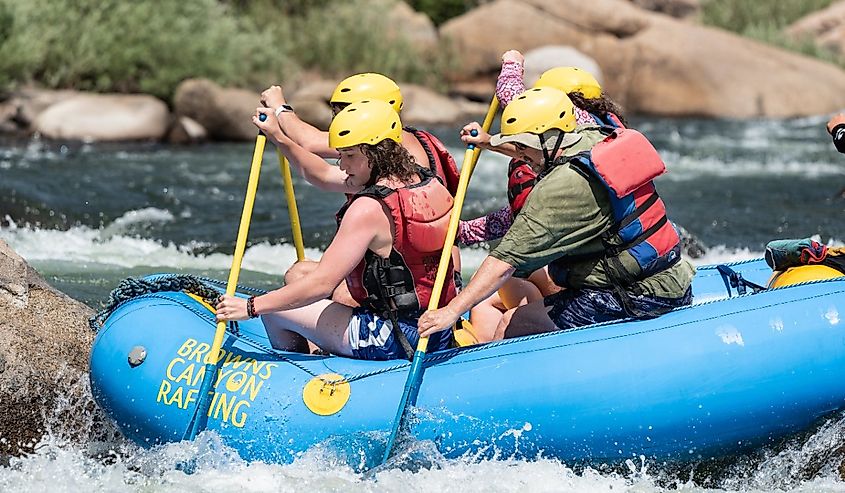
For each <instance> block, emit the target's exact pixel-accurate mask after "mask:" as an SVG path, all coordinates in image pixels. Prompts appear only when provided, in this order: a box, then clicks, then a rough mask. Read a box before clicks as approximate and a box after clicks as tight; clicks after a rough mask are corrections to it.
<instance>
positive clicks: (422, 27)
mask: <svg viewBox="0 0 845 493" xmlns="http://www.w3.org/2000/svg"><path fill="white" fill-rule="evenodd" d="M387 18H388V33H387V35H388V37H389V38H396V37H401V38H404V39H405V40H406V41H408V42H410V43H411V44H412V45H414V46H416V47H417V48H419V49H420V50H431V49H435V48H436V46H437V41H438V38H437V28H436V27H434V23H433V22H431V19H429V17H428V16H427V15H425V14H424V13H422V12H417V11H415V10H414V9H413V8H411V7H410V6H409V5H408V4H407V3H405V2H402V1H399V2H396V3H395V4H394V5H393V7H391V9H390V11H389V12H388V13H387ZM400 27H401V28H400Z"/></svg>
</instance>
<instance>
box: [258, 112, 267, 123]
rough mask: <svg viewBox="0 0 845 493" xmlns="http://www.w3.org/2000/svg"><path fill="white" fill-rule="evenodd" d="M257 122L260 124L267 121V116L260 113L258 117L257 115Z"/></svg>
mask: <svg viewBox="0 0 845 493" xmlns="http://www.w3.org/2000/svg"><path fill="white" fill-rule="evenodd" d="M258 121H260V122H265V121H267V115H265V114H264V113H261V114H260V115H258Z"/></svg>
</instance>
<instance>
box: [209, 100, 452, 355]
mask: <svg viewBox="0 0 845 493" xmlns="http://www.w3.org/2000/svg"><path fill="white" fill-rule="evenodd" d="M261 114H265V115H268V118H267V121H265V122H261V121H260V120H259V116H260V115H261ZM272 117H273V110H272V109H268V108H259V109H258V110H257V112H256V115H255V117H254V118H253V122H254V123H255V125H256V126H257V127H259V128H260V129H261V131H263V132H264V133H265V135H267V136H268V137H269V138H272V139H273V140H274V141H275V142H277V143H278V145H279V149H281V151H282V152H283V153H284V154H285V156H287V157H288V158H289V159H290V160H291V161H292V162H294V163H297V164H300V165H301V164H302V163H303V162H306V161H308V160H314V159H321V158H320V157H319V156H316V155H314V154H312V153H310V152H309V151H307V150H305V149H304V148H302V147H301V146H299V145H298V144H296V143H295V142H294V141H293V140H292V139H290V137H288V136H287V135H286V134H285V132H283V131H282V129H281V128H280V127H279V125H278V124H277V123H276V122H275V119H273V118H272ZM271 136H272V137H271ZM402 137H403V135H402V124H401V122H400V120H399V116H398V115H397V114H396V112H395V111H394V110H393V108H391V106H390V105H389V104H387V103H385V102H383V101H379V100H364V101H359V102H357V103H353V104H350V105H349V106H347V107H346V108H345V109H344V110H342V111H340V112H339V113H338V114H337V116H336V117H335V118H334V120H333V121H332V124H331V126H330V128H329V143H330V145H331V146H332V147H334V148H335V149H337V151H338V153H339V154H340V170H341V171H342V172H343V174H344V175H345V182H346V183H347V184H348V186H349V187H350V188H355V189H356V190H358V192H357V193H354V194H350V196H349V198H348V201H347V203H346V204H345V205H344V206H343V207H342V208H341V210H340V211H339V212H338V215H337V218H338V230H337V234H336V235H335V237H334V239H333V241H332V243H331V244H330V245H329V246H328V248H327V249H326V251H325V253H324V254H323V257H322V258H321V259H320V261H319V262H317V263H316V264H315V266H314V268H313V269H312V270H311V271H310V272H308V273H306V274H305V275H303V276H302V277H301V278H300V279H297V280H294V281H292V282H291V283H290V284H286V285H285V286H283V287H281V288H279V289H276V290H274V291H271V292H269V293H267V294H264V295H261V296H257V297H252V298H249V299H243V298H238V297H233V296H222V297H221V301H220V302H219V303H218V305H217V317H218V320H244V319H246V318H250V317H257V316H261V318H262V322H264V325H265V327H266V329H267V333H268V335H269V337H270V340H271V341H272V343H273V346H274V347H276V348H280V349H285V350H296V351H303V352H304V351H307V349H308V346H307V341H311V342H313V343H314V344H316V345H317V346H319V347H320V348H322V349H323V350H325V351H328V352H331V353H333V354H337V355H341V356H349V357H354V358H360V359H372V360H387V359H396V358H406V357H409V356H410V355H411V354H412V353H413V347H414V346H415V345H416V343H417V341H418V339H419V337H418V333H417V329H416V321H417V318H418V317H419V315H420V314H421V313H422V309H424V308H425V307H426V306H427V305H428V302H429V298H430V297H431V292H432V287H433V285H434V278H435V274H436V270H437V264H438V261H439V258H440V254H441V251H442V249H443V243H444V241H445V238H446V230H447V228H448V223H449V215H450V213H451V210H452V204H453V199H452V196H451V195H450V194H449V191H448V190H447V189H446V188H445V187H444V186H443V185H442V184H441V183H440V181H439V180H437V179H436V178H434V175H433V173H431V172H430V171H429V170H428V169H426V168H422V167H420V166H418V165H417V164H416V163H415V162H414V160H413V158H412V157H411V156H410V154H409V153H408V152H407V151H406V150H405V149H404V148H403V147H402V145H401V141H402ZM432 266H433V268H432ZM450 274H451V272H450ZM447 279H449V280H450V282H448V284H447V285H446V286H445V288H444V289H443V294H442V296H441V300H440V302H441V303H447V302H448V301H449V300H451V299H452V298H453V297H454V296H455V284H454V282H452V281H451V277H449V278H447ZM344 280H346V283H347V285H348V286H349V289H350V294H351V296H352V297H353V298H354V300H355V301H356V302H357V304H358V305H359V306H356V307H351V306H348V305H346V304H342V303H337V302H335V301H331V300H329V299H326V298H327V297H328V296H329V295H330V294H332V291H333V290H334V289H335V287H336V286H337V285H338V284H340V283H341V282H343V281H344ZM450 341H451V333H449V331H446V332H445V333H444V335H443V336H439V337H438V338H437V339H436V340H434V339H432V340H431V341H430V342H429V344H430V345H432V344H433V346H431V347H432V348H433V349H434V350H437V349H442V348H445V347H447V346H448V345H449V343H450Z"/></svg>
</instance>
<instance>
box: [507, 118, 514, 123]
mask: <svg viewBox="0 0 845 493" xmlns="http://www.w3.org/2000/svg"><path fill="white" fill-rule="evenodd" d="M515 121H516V118H508V121H507V123H513V122H515Z"/></svg>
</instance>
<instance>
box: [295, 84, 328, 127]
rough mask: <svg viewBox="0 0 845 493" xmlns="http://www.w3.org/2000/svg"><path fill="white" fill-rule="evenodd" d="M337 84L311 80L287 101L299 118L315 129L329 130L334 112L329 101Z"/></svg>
mask: <svg viewBox="0 0 845 493" xmlns="http://www.w3.org/2000/svg"><path fill="white" fill-rule="evenodd" d="M336 86H337V82H335V81H329V80H323V79H319V80H311V81H310V82H308V83H307V84H305V85H302V86H301V87H300V88H299V89H298V90H296V91H295V92H293V93H292V94H291V95H290V96H289V97H288V96H286V100H287V101H288V102H289V103H290V104H291V106H293V107H294V109H295V110H296V114H297V116H299V118H300V119H302V120H303V121H305V122H307V123H310V124H311V125H314V126H315V127H317V128H319V129H322V130H328V128H329V124H330V123H331V122H332V110H331V108H330V107H329V100H330V99H331V97H332V93H333V92H334V88H335V87H336Z"/></svg>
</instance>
